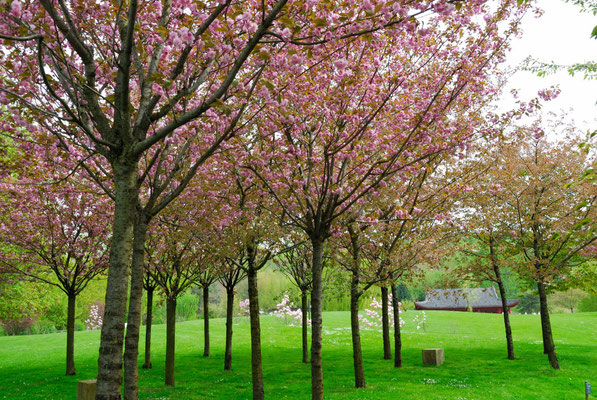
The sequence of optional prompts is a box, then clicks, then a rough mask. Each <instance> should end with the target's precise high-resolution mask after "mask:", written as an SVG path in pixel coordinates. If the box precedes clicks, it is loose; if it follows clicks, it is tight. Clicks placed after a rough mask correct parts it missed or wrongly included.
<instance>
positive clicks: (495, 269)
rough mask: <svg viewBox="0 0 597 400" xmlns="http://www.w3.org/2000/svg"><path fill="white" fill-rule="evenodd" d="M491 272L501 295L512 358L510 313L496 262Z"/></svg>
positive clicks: (509, 353)
mask: <svg viewBox="0 0 597 400" xmlns="http://www.w3.org/2000/svg"><path fill="white" fill-rule="evenodd" d="M493 272H494V273H495V276H496V278H497V279H496V282H497V284H498V288H499V291H500V296H501V297H502V310H503V314H504V329H505V330H506V344H507V346H508V359H509V360H514V359H515V358H514V341H513V339H512V328H511V327H510V314H509V313H508V310H509V309H508V300H507V299H506V289H505V288H504V282H503V281H502V275H501V273H500V267H499V266H498V265H497V264H494V265H493Z"/></svg>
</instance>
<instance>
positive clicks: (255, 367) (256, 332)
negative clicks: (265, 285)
mask: <svg viewBox="0 0 597 400" xmlns="http://www.w3.org/2000/svg"><path fill="white" fill-rule="evenodd" d="M252 264H253V262H251V261H250V262H249V269H248V271H247V278H248V281H249V318H250V320H251V379H252V383H253V400H263V399H264V398H265V393H264V389H263V372H262V369H261V327H260V324H259V291H258V288H257V271H256V270H255V266H254V265H252Z"/></svg>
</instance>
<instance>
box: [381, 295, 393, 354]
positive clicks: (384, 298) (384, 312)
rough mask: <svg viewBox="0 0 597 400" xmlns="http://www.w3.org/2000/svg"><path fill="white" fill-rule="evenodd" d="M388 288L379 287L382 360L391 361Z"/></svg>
mask: <svg viewBox="0 0 597 400" xmlns="http://www.w3.org/2000/svg"><path fill="white" fill-rule="evenodd" d="M388 301H389V298H388V287H387V286H382V287H381V328H382V336H383V359H384V360H391V359H392V348H391V346H390V321H389V314H390V313H389V307H388Z"/></svg>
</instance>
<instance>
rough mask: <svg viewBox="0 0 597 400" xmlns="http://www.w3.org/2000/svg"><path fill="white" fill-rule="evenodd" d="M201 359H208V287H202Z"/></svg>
mask: <svg viewBox="0 0 597 400" xmlns="http://www.w3.org/2000/svg"><path fill="white" fill-rule="evenodd" d="M203 357H209V286H207V285H206V286H204V287H203Z"/></svg>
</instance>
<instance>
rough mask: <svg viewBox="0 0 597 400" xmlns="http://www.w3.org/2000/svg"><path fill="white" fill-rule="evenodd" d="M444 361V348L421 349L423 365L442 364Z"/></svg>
mask: <svg viewBox="0 0 597 400" xmlns="http://www.w3.org/2000/svg"><path fill="white" fill-rule="evenodd" d="M443 363H444V349H423V364H424V365H442V364H443Z"/></svg>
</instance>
